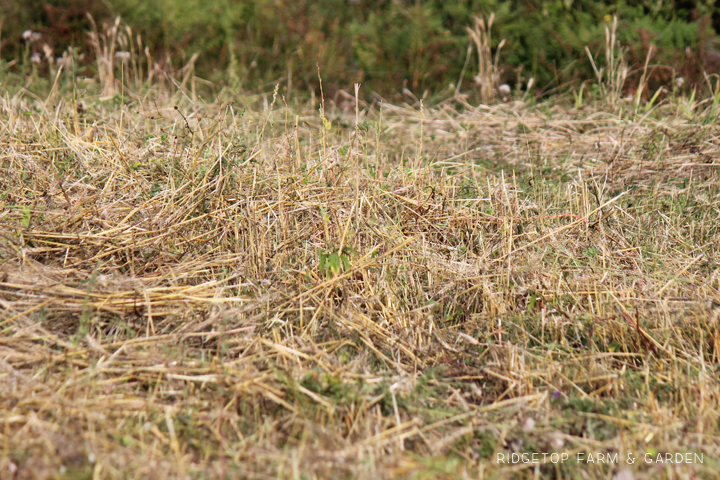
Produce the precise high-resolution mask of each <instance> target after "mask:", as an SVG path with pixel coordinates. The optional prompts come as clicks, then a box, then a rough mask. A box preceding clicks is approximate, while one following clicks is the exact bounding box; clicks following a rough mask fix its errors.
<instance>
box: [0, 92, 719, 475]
mask: <svg viewBox="0 0 720 480" xmlns="http://www.w3.org/2000/svg"><path fill="white" fill-rule="evenodd" d="M97 93H98V94H99V93H100V92H97ZM124 95H125V104H118V102H117V100H118V99H119V97H115V103H113V101H109V102H102V101H99V100H97V98H98V96H97V95H95V96H93V94H92V93H91V91H88V92H82V91H79V92H76V93H75V94H73V93H70V94H63V93H58V92H57V89H56V92H55V93H53V95H52V97H51V98H49V99H48V100H47V101H46V100H45V98H44V97H43V98H41V99H34V97H33V96H32V95H31V94H30V93H29V92H27V91H21V92H19V93H15V94H10V93H8V94H6V95H4V97H3V98H2V105H1V108H2V112H1V113H0V126H1V128H2V131H3V137H2V151H3V155H2V157H1V158H0V205H1V209H0V212H1V213H0V315H1V316H0V405H2V410H1V411H2V417H1V418H0V420H1V421H2V422H3V423H2V428H0V436H1V438H2V442H0V445H1V446H2V456H1V460H0V477H1V478H15V479H29V478H41V479H45V478H68V479H70V478H73V479H75V478H88V479H89V478H109V479H115V478H128V479H142V478H144V479H156V478H157V479H169V478H188V477H189V478H510V477H513V476H515V477H517V478H587V479H600V478H612V476H613V475H615V474H617V473H618V472H619V471H620V470H621V469H629V471H631V472H634V474H633V475H634V478H718V474H717V473H716V472H717V471H718V470H720V463H718V458H719V454H720V436H718V435H719V432H718V429H719V428H720V424H719V421H720V418H719V417H720V410H719V405H718V402H719V400H720V397H719V395H720V382H719V380H718V368H717V365H718V361H719V359H718V355H720V335H719V329H720V325H719V320H720V290H719V287H720V286H719V283H720V278H719V276H720V269H719V267H718V264H720V257H719V256H718V254H719V250H718V241H717V240H718V238H719V237H718V230H719V227H720V197H719V194H718V189H719V186H720V171H719V166H720V163H719V161H718V159H719V158H720V146H719V142H720V130H718V127H717V126H716V125H715V123H714V120H713V119H712V118H711V119H710V120H711V121H707V120H708V118H709V117H708V115H710V114H712V115H714V110H713V111H710V109H711V108H713V107H711V106H709V105H707V104H702V103H700V104H698V103H697V102H696V103H695V104H689V103H688V101H687V100H682V99H676V100H670V101H668V102H666V103H665V104H664V105H663V106H661V107H659V108H656V109H655V110H653V111H652V112H651V113H650V114H648V115H645V116H635V115H634V114H632V115H631V114H626V115H625V116H624V117H623V116H622V115H620V114H618V113H617V109H615V110H614V111H615V113H613V114H610V113H606V112H603V111H602V110H601V109H595V108H591V107H587V108H585V109H584V110H582V111H577V110H573V109H570V108H569V107H568V106H567V105H565V103H564V102H562V101H556V102H554V103H550V104H543V105H540V106H538V107H530V106H524V105H522V104H519V103H514V104H503V105H499V106H496V107H479V108H474V107H472V106H470V105H462V104H457V103H453V104H440V105H438V106H435V107H432V108H424V109H422V111H421V109H420V108H419V107H418V108H415V107H413V106H393V105H388V104H384V105H380V103H378V102H374V103H372V104H369V105H368V104H361V105H360V109H359V112H358V113H359V115H358V117H357V118H358V120H356V116H355V112H349V113H348V114H347V115H346V114H345V113H343V112H341V111H339V110H337V109H335V108H334V107H333V105H331V104H330V103H329V102H328V103H327V104H326V106H325V115H326V116H327V122H325V123H323V121H322V120H321V117H320V116H319V115H318V114H317V111H318V110H317V109H318V107H319V105H318V104H315V105H310V104H306V105H300V106H292V107H288V106H286V105H284V104H283V103H282V102H281V99H280V98H273V97H272V96H269V95H268V96H257V97H250V98H245V99H236V101H235V103H233V104H231V103H228V102H225V103H223V102H222V101H220V100H219V101H218V102H217V103H213V104H205V103H203V102H202V100H199V101H195V102H193V101H192V100H191V98H192V97H191V96H190V95H184V94H183V91H182V90H178V91H177V92H176V93H174V94H173V95H170V93H168V92H167V91H165V90H159V89H151V90H149V91H147V92H146V93H144V94H143V96H133V95H130V94H128V93H127V92H125V93H124ZM76 98H77V99H82V101H83V103H84V108H82V109H80V113H79V110H78V108H77V106H78V105H77V104H76V100H75V99H76ZM77 101H78V102H79V100H77ZM176 105H177V108H176ZM356 121H357V122H358V125H357V126H359V127H360V128H357V129H356ZM354 131H357V135H356V134H355V133H354ZM511 452H567V453H568V454H569V455H570V456H571V460H569V461H566V462H565V463H564V464H562V465H555V464H552V463H550V464H547V465H526V464H519V465H502V464H498V463H497V461H496V460H497V454H498V453H504V454H509V453H511ZM578 452H586V453H587V452H592V453H595V452H605V453H613V452H616V453H618V454H619V458H620V459H623V460H624V458H626V456H627V452H634V454H635V456H636V457H640V456H641V455H643V454H644V453H645V452H651V453H653V455H654V454H655V453H657V452H661V453H664V452H673V453H674V452H694V453H697V454H703V455H704V463H702V464H683V465H667V464H664V465H662V464H661V465H657V464H646V463H644V462H643V461H641V460H640V461H637V462H636V463H635V464H634V465H630V466H626V465H625V464H624V462H621V463H620V464H615V465H607V464H604V465H603V464H597V463H595V464H585V463H578V462H577V461H574V455H576V454H577V453H578ZM629 471H626V472H624V473H623V474H624V475H630V476H626V477H621V478H633V475H631V474H630V473H629Z"/></svg>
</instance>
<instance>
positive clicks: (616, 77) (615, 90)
mask: <svg viewBox="0 0 720 480" xmlns="http://www.w3.org/2000/svg"><path fill="white" fill-rule="evenodd" d="M616 32H617V16H613V20H612V27H611V28H608V26H607V25H605V62H606V65H605V66H604V67H602V68H598V66H597V64H596V63H595V59H594V58H593V56H592V54H591V53H590V49H589V48H588V47H585V51H586V52H587V55H588V58H590V64H591V65H592V67H593V71H594V72H595V76H596V78H597V81H598V86H599V87H600V91H601V93H602V95H603V98H605V99H606V101H607V102H608V104H609V105H611V106H615V105H617V102H618V100H619V99H620V97H621V96H622V89H623V86H624V85H625V80H626V79H627V75H628V66H627V62H626V61H625V56H624V55H623V51H622V49H618V51H617V55H616V52H615V45H616V43H617V40H616Z"/></svg>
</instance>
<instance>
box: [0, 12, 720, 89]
mask: <svg viewBox="0 0 720 480" xmlns="http://www.w3.org/2000/svg"><path fill="white" fill-rule="evenodd" d="M678 5H679V4H676V3H675V2H662V1H661V2H647V1H644V2H637V1H635V2H633V1H626V2H610V1H583V0H575V1H573V0H562V1H540V0H526V1H520V0H512V1H508V2H501V1H496V0H465V1H455V2H446V1H441V0H416V1H408V0H405V1H390V0H380V1H371V0H350V1H348V0H319V1H317V0H316V1H310V0H295V1H293V0H255V1H251V0H236V1H233V0H214V1H212V2H210V1H202V0H114V1H112V2H106V3H101V2H93V1H91V0H43V1H41V0H30V1H26V2H15V1H11V0H1V1H0V16H2V20H3V30H2V33H3V44H2V56H3V58H4V59H5V60H6V61H11V60H13V59H18V58H21V57H22V55H23V53H24V49H25V45H24V44H23V41H22V37H21V35H22V31H24V30H26V29H31V30H34V31H38V32H40V33H42V34H43V40H42V42H46V43H48V45H49V46H50V47H51V48H52V49H53V50H54V52H55V54H56V55H59V54H60V53H61V52H62V51H63V50H64V49H66V48H67V47H68V46H70V45H76V46H80V47H81V48H84V49H86V51H89V50H87V35H86V33H85V32H86V31H88V30H90V24H89V22H88V20H87V18H86V17H85V12H89V13H91V14H92V15H93V16H94V17H95V18H96V20H97V23H98V24H101V23H102V22H111V21H112V20H113V19H114V18H115V16H117V15H120V16H121V17H122V18H123V21H124V22H126V23H127V24H128V25H129V26H131V27H132V30H133V32H134V34H140V36H141V38H142V41H143V45H147V46H149V48H150V50H151V51H152V52H153V57H154V58H155V59H159V61H160V64H161V66H162V67H163V68H170V66H171V65H170V64H174V65H173V66H174V67H175V68H178V67H180V66H182V65H183V64H184V62H186V61H187V60H188V59H189V58H190V56H191V55H192V54H193V53H195V52H199V53H200V57H199V61H198V63H197V65H196V71H197V73H198V75H199V76H202V77H206V78H210V79H213V80H216V81H226V80H231V79H234V80H233V83H235V84H236V86H238V87H241V88H244V89H248V90H259V89H271V88H273V87H274V85H275V84H276V83H280V84H281V87H282V88H292V89H307V88H317V83H318V82H317V66H316V65H319V66H320V69H321V73H322V76H323V81H324V84H325V85H326V93H327V92H332V91H334V90H337V89H339V88H343V89H349V88H351V86H352V84H353V83H354V82H362V83H363V85H364V87H363V90H364V91H365V92H367V91H373V90H374V91H378V92H381V93H385V94H388V93H394V92H398V91H399V90H400V89H401V88H402V87H403V86H406V87H407V88H409V89H410V90H412V91H414V92H415V93H416V94H417V93H420V94H421V93H422V92H423V91H425V90H426V89H430V90H432V91H434V92H438V91H441V90H442V89H444V88H447V87H448V86H449V85H451V84H455V83H457V81H458V79H459V78H460V74H461V71H462V69H463V65H464V64H465V62H466V60H468V61H469V63H468V68H467V71H466V73H465V78H464V82H463V85H464V87H465V88H468V87H469V86H470V85H471V83H472V78H473V77H474V75H475V72H476V71H477V57H476V55H470V56H469V57H468V56H467V48H468V45H470V39H469V37H468V35H467V32H466V27H468V26H470V25H472V23H473V19H474V17H475V16H477V15H485V16H486V17H487V16H488V15H489V14H490V13H495V22H494V27H493V32H492V39H493V47H494V48H496V47H497V45H498V43H499V42H500V41H501V40H503V39H505V40H506V43H505V45H504V47H503V50H502V54H501V62H500V66H501V68H502V71H503V73H502V78H501V80H502V81H503V82H507V83H510V84H514V83H517V82H520V83H521V84H524V83H525V82H526V81H527V80H528V79H529V78H530V77H532V78H534V82H535V85H537V86H538V87H539V88H540V89H541V90H543V91H551V90H553V89H555V88H557V87H562V86H565V85H567V84H568V83H575V84H577V83H579V81H583V80H588V79H592V78H594V75H593V71H592V67H591V65H590V61H589V60H588V57H587V54H586V52H585V47H586V46H587V47H588V48H589V49H590V51H591V52H592V54H593V55H595V56H596V59H597V60H598V61H599V62H600V63H602V62H603V59H602V55H603V52H604V50H605V29H606V27H607V26H608V23H609V21H608V18H610V16H611V15H617V16H618V18H619V20H620V28H619V29H618V41H619V42H620V44H622V45H624V46H626V47H627V48H626V55H627V59H628V61H629V63H630V66H631V70H634V71H635V72H636V73H635V76H633V75H632V74H631V75H630V77H629V78H630V81H631V82H632V81H635V80H636V79H637V78H638V77H639V74H637V71H639V70H640V69H641V67H642V65H643V64H644V61H645V57H646V55H647V52H648V48H649V47H650V46H651V45H652V46H654V47H655V48H654V50H655V51H656V54H655V56H654V57H653V59H652V63H653V64H655V63H657V64H665V65H668V66H672V67H675V69H676V73H677V74H678V75H683V76H684V77H685V80H686V85H688V86H690V85H691V84H692V82H693V81H698V80H699V81H702V70H703V68H706V69H708V68H709V69H710V70H711V71H712V70H713V69H714V68H716V64H717V63H720V61H716V59H715V56H718V54H716V53H715V51H714V42H716V40H717V37H716V34H715V31H714V30H713V25H714V22H718V21H720V14H719V12H718V9H716V7H715V6H714V2H709V3H708V2H703V1H697V2H683V3H682V6H678ZM42 42H38V44H37V45H35V46H33V48H35V49H36V50H37V49H40V48H41V43H42ZM93 64H94V62H92V61H90V59H87V65H88V66H89V67H88V68H91V67H90V66H91V65H93ZM661 71H663V72H665V73H663V74H662V75H661V74H660V73H658V75H659V77H658V79H659V80H658V81H662V82H667V81H668V79H669V78H671V77H672V75H673V72H672V70H671V69H669V68H668V69H664V70H662V69H660V70H657V72H661ZM281 91H282V90H281Z"/></svg>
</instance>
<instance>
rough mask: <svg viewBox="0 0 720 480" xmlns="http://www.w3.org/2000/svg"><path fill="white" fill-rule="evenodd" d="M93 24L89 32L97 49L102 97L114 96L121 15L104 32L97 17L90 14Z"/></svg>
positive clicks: (91, 40) (96, 56)
mask: <svg viewBox="0 0 720 480" xmlns="http://www.w3.org/2000/svg"><path fill="white" fill-rule="evenodd" d="M88 19H89V20H90V24H91V25H92V31H91V32H89V35H90V43H91V44H92V46H93V49H94V50H95V58H96V61H97V65H98V77H99V79H100V85H101V86H102V97H101V98H112V97H113V96H114V95H115V64H114V62H115V51H116V46H117V43H118V33H119V31H120V17H116V18H115V23H114V24H113V26H112V27H110V28H107V29H106V30H105V32H104V33H99V32H98V28H97V25H96V24H95V19H93V17H92V15H90V14H88Z"/></svg>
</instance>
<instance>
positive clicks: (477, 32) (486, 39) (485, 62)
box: [467, 13, 505, 103]
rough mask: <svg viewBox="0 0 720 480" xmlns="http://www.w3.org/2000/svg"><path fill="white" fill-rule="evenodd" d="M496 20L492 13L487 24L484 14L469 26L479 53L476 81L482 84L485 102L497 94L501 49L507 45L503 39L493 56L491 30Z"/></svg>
mask: <svg viewBox="0 0 720 480" xmlns="http://www.w3.org/2000/svg"><path fill="white" fill-rule="evenodd" d="M494 20H495V14H494V13H491V14H490V18H489V19H488V21H487V24H486V23H485V20H484V19H483V17H482V16H480V17H475V25H473V28H470V27H468V28H467V31H468V33H469V34H470V38H471V39H472V41H473V43H475V48H476V49H477V53H478V74H477V76H476V77H475V83H477V84H479V85H480V97H481V98H482V102H483V103H488V102H489V101H490V100H491V99H492V98H493V96H494V94H495V87H497V84H498V82H499V80H500V70H499V68H498V60H499V58H500V49H501V48H502V47H503V45H505V39H503V40H502V41H501V42H500V44H499V45H498V47H497V50H495V57H494V58H493V54H492V42H491V40H492V39H491V35H490V31H491V29H492V24H493V21H494Z"/></svg>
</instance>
